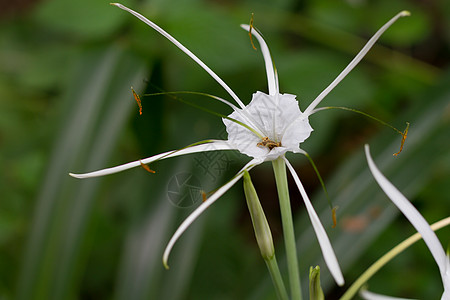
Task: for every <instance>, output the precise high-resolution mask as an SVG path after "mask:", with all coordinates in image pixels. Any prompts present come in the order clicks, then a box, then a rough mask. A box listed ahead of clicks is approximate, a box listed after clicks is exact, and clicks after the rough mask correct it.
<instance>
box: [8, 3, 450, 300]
mask: <svg viewBox="0 0 450 300" xmlns="http://www.w3.org/2000/svg"><path fill="white" fill-rule="evenodd" d="M123 4H125V5H127V6H130V7H132V8H133V9H135V10H137V11H139V12H141V13H142V14H144V15H146V16H147V17H149V18H150V19H152V20H153V21H155V22H156V23H157V24H159V25H160V26H161V27H163V28H164V29H166V30H167V31H168V32H170V33H171V34H173V35H174V36H175V37H176V38H177V39H179V41H180V42H181V43H183V44H184V45H185V46H186V47H187V48H188V49H190V50H191V51H193V52H194V53H195V54H197V55H198V56H199V57H200V58H201V59H202V60H203V61H204V62H205V63H206V64H207V65H208V66H210V67H211V68H212V69H213V70H214V71H215V72H216V73H217V74H219V75H220V76H221V77H222V79H224V81H225V82H227V83H228V84H229V86H230V87H232V89H233V90H234V91H235V92H236V94H238V95H239V97H240V98H241V99H242V100H243V101H244V102H248V101H249V99H250V98H251V95H252V93H254V92H255V91H257V90H261V91H266V89H267V87H266V85H267V84H266V77H265V74H264V65H263V62H262V57H261V54H260V52H257V51H254V50H253V49H252V48H251V45H250V42H249V39H248V35H247V34H246V33H245V32H244V31H243V30H242V29H241V28H240V27H239V26H238V25H239V24H240V23H247V22H248V21H249V19H250V16H251V13H254V14H255V17H254V25H255V26H256V27H257V28H258V29H259V30H260V31H261V32H262V33H263V34H264V36H265V38H266V40H267V42H268V44H269V46H270V47H271V51H272V56H273V58H274V61H275V63H276V65H277V69H278V72H279V78H280V88H281V91H282V92H285V93H292V94H296V95H298V99H299V101H300V106H301V108H302V109H304V108H305V107H306V106H307V105H308V104H309V103H310V101H312V99H314V97H315V96H316V95H318V94H319V93H320V91H321V90H322V89H323V88H325V87H326V86H327V85H328V83H330V82H331V81H332V80H333V79H334V77H335V76H336V75H337V74H338V73H339V72H340V71H341V70H342V69H343V68H344V67H345V66H346V64H347V63H348V62H349V61H350V60H351V58H352V57H353V56H354V55H355V54H356V53H357V52H358V51H359V49H360V48H361V47H362V45H363V44H364V42H365V41H366V40H367V38H369V37H370V36H371V35H372V34H373V33H374V32H375V31H376V30H377V29H378V28H379V27H380V26H381V25H382V24H384V22H385V21H387V20H388V19H389V18H391V17H392V16H393V15H394V14H396V13H397V12H399V11H400V10H404V9H406V10H409V11H411V13H412V16H411V17H409V18H405V19H401V20H399V21H398V22H397V23H396V24H395V25H394V26H393V27H392V28H390V29H389V30H388V31H387V32H386V34H385V35H383V36H382V38H381V39H380V42H379V43H378V44H377V46H376V47H374V48H373V50H372V51H371V52H370V53H369V54H368V55H367V57H366V58H365V59H364V60H363V62H362V63H361V64H360V65H359V66H358V67H357V68H356V69H355V70H354V71H352V73H351V74H350V75H349V76H348V77H347V78H346V79H345V80H344V81H343V82H342V83H341V84H340V85H339V86H338V87H337V88H336V89H335V90H334V91H333V92H332V93H331V94H330V95H329V96H327V98H326V99H325V100H324V102H323V104H322V105H333V106H346V107H351V108H355V109H359V110H363V111H365V112H367V113H370V114H372V115H374V116H376V117H378V118H380V119H382V120H384V121H386V122H389V123H391V124H393V125H394V126H396V127H397V128H399V129H403V128H404V124H405V121H409V122H410V123H411V128H410V136H409V137H408V139H407V141H406V144H405V150H404V152H403V153H402V154H401V155H400V156H399V157H398V158H392V156H391V154H392V153H394V152H396V151H397V150H398V146H399V143H400V136H398V135H396V134H394V133H393V132H392V131H390V130H389V129H387V128H385V127H382V126H381V125H379V124H376V123H373V122H372V121H371V120H368V119H366V118H364V117H361V116H360V115H355V114H352V113H349V112H345V111H338V110H330V111H325V112H321V113H319V114H317V115H314V116H312V117H311V124H312V126H313V128H314V130H315V131H314V133H313V134H312V136H311V137H310V138H309V139H308V140H307V141H306V142H305V143H304V145H303V147H304V149H305V150H307V151H308V152H309V153H310V154H311V156H312V157H313V158H314V160H315V162H316V164H317V165H318V168H319V170H320V171H321V173H322V176H323V177H324V179H325V183H326V185H327V187H328V190H329V193H330V195H331V197H332V200H333V201H334V202H335V203H336V204H337V205H339V206H340V209H339V210H338V222H339V224H338V227H337V228H336V229H334V230H333V229H331V217H330V212H329V210H328V209H327V203H326V200H325V197H324V195H323V193H322V192H321V191H320V184H319V182H318V180H317V178H316V177H315V173H314V172H313V170H312V169H311V167H310V166H309V165H308V163H307V160H306V159H304V158H302V157H299V158H297V157H295V158H294V157H292V159H293V162H294V163H295V166H296V168H297V170H299V175H300V178H301V179H302V181H304V184H305V186H306V187H307V190H308V192H309V193H311V194H314V193H316V191H317V194H315V197H313V203H314V205H315V207H316V208H317V210H318V211H319V212H322V213H321V214H320V215H321V219H322V220H323V221H324V225H325V226H326V228H327V231H328V232H329V234H330V236H331V240H332V243H333V245H334V246H335V249H336V252H337V256H338V259H339V260H340V261H341V264H342V267H343V270H344V275H345V278H346V281H347V283H351V282H352V281H353V280H354V279H355V278H357V276H358V275H359V274H361V273H362V272H363V271H364V270H365V269H366V268H367V267H368V266H369V265H370V264H371V263H373V262H374V261H375V260H376V259H377V258H378V257H380V256H381V255H382V254H384V253H385V252H386V251H388V250H389V249H390V248H392V247H393V246H395V245H396V244H397V243H399V242H400V241H402V240H403V239H405V238H406V237H408V236H409V235H410V234H412V233H413V232H414V231H413V229H412V227H411V226H410V224H409V223H408V222H406V221H405V219H404V218H403V217H401V216H398V213H397V212H396V210H395V209H394V208H393V207H392V205H391V204H390V203H389V201H388V200H387V199H386V197H385V196H384V195H383V194H382V192H381V191H380V190H379V189H378V187H377V186H376V185H375V183H374V181H373V180H372V179H371V177H370V174H369V173H368V170H367V167H366V165H365V162H364V158H363V150H362V149H363V148H362V145H363V144H364V143H369V144H370V145H371V147H372V149H373V150H372V153H374V156H375V157H376V159H377V162H378V163H380V166H381V168H382V170H383V171H385V172H386V175H387V176H388V177H389V178H390V179H392V180H393V182H394V184H396V185H397V186H398V187H399V188H400V189H401V190H402V191H403V192H404V193H405V194H406V196H407V197H409V199H411V200H412V201H413V203H414V204H415V205H416V206H417V207H418V208H419V209H420V210H421V211H422V213H423V214H424V216H425V217H426V219H427V220H428V221H429V222H430V223H431V222H434V221H437V220H439V219H442V218H444V217H446V216H448V215H449V212H450V198H449V196H448V195H449V194H450V184H449V183H450V176H449V174H450V172H449V170H450V155H449V152H448V151H449V146H450V143H449V141H450V136H449V120H450V111H449V105H448V104H449V99H450V89H449V87H450V84H449V83H450V72H449V55H448V54H449V46H450V18H449V16H450V5H449V4H448V3H447V2H445V1H407V0H402V1H395V2H393V1H388V0H382V1H376V2H374V1H364V0H348V1H333V0H320V1H293V0H277V1H257V0H253V1H252V0H247V1H226V0H217V1H201V0H177V1H165V0H154V1H131V0H130V1H126V2H124V3H123ZM2 5H5V7H4V8H0V14H1V15H0V18H1V19H0V166H1V173H0V182H1V184H0V199H1V200H0V299H15V298H17V299H77V298H78V299H111V298H114V299H273V298H274V292H273V289H272V287H271V285H270V279H269V277H268V274H267V272H266V270H265V266H264V262H263V260H262V259H260V257H259V253H258V251H259V250H258V249H257V246H256V243H255V240H254V236H253V235H252V228H251V222H250V218H249V215H248V212H247V211H246V207H245V199H244V196H243V192H242V188H241V186H239V185H237V186H236V187H234V188H233V189H232V190H230V191H229V192H228V193H227V194H226V195H225V196H223V199H221V200H219V201H218V202H217V203H216V204H215V205H214V206H213V207H211V209H209V210H208V212H206V213H205V215H204V216H202V217H201V218H200V219H199V220H198V221H196V223H195V224H194V225H193V226H192V228H190V229H189V230H188V232H187V233H186V234H185V236H184V237H183V238H182V239H181V240H180V241H179V243H178V244H177V245H176V246H175V249H174V250H175V251H174V253H173V255H172V257H171V259H170V261H169V264H170V266H171V269H170V270H169V271H166V270H164V269H163V266H162V263H161V256H162V251H163V249H164V247H165V245H166V243H167V241H168V239H169V238H170V236H171V234H172V233H173V232H174V230H175V229H176V227H177V225H178V224H180V222H181V221H182V220H183V219H184V218H185V217H186V216H187V215H188V214H189V212H190V211H192V210H193V208H194V207H193V206H189V207H185V208H180V207H177V206H175V205H173V204H172V203H171V201H170V198H169V195H168V189H169V188H168V187H169V184H170V182H171V180H173V178H174V175H175V174H181V173H183V172H185V173H188V174H194V176H195V178H196V180H198V182H200V183H201V187H202V189H204V190H206V191H211V190H213V189H215V188H217V187H219V186H220V185H221V184H223V183H224V182H225V181H226V180H227V179H229V178H230V177H231V176H232V175H233V174H234V172H236V171H237V170H238V168H240V167H241V166H242V165H243V163H244V162H245V161H246V160H247V158H246V157H244V156H242V155H239V154H236V153H226V154H221V156H205V155H202V154H199V155H193V156H189V157H185V158H177V159H172V160H168V161H164V162H158V163H156V164H154V166H153V165H152V168H154V169H155V170H156V171H157V173H156V174H148V173H146V172H145V171H143V170H142V169H136V170H130V171H127V172H124V173H121V174H116V175H111V176H108V177H105V178H101V179H92V180H85V181H80V180H76V179H74V178H71V177H69V176H68V173H69V172H85V171H90V170H94V169H99V168H104V167H108V166H113V165H116V164H120V163H123V162H127V161H132V160H136V159H139V158H143V157H146V156H150V155H152V154H156V153H159V152H162V151H167V150H170V149H177V148H180V147H183V146H186V145H188V144H191V143H193V142H196V141H198V140H203V139H207V138H226V135H225V131H224V128H223V125H222V122H221V120H220V119H219V118H217V117H215V116H212V115H208V114H206V113H204V112H202V111H198V110H195V109H194V108H192V107H189V106H186V105H184V104H182V103H180V102H178V101H174V100H173V99H172V98H170V97H146V98H144V100H143V115H142V116H139V115H138V109H137V106H136V105H135V102H134V100H133V98H132V95H131V92H130V90H129V87H130V85H133V86H134V88H135V89H136V90H137V91H138V92H139V93H141V94H143V93H151V92H157V91H159V90H160V89H162V90H164V91H183V90H187V91H199V92H205V93H210V94H214V95H217V96H221V97H224V98H227V94H226V92H225V91H223V90H222V89H221V87H220V86H219V85H218V84H216V83H215V82H214V81H213V80H212V79H211V78H210V77H209V75H207V74H206V73H205V72H204V71H203V70H202V69H201V68H199V67H198V66H197V65H196V64H195V63H193V62H192V61H191V60H190V59H189V58H187V57H186V55H184V54H183V53H181V52H180V51H179V50H178V49H176V48H175V47H174V46H173V45H171V44H170V42H168V41H167V40H165V39H164V38H163V37H161V36H159V35H158V34H157V33H155V32H154V31H153V30H152V29H150V28H148V27H146V26H145V25H144V24H142V23H140V22H139V21H138V20H136V19H135V18H133V17H132V16H131V15H128V14H126V13H125V12H123V11H120V10H119V9H117V8H115V7H111V6H110V5H108V1H102V0H98V1H88V0H82V1H68V0H47V1H44V0H41V1H31V0H30V1H13V2H11V3H9V4H8V5H6V4H2ZM182 97H183V98H185V99H186V100H189V101H192V102H194V103H197V104H200V105H202V106H205V107H207V108H208V109H212V110H215V111H218V112H220V113H222V114H228V113H230V111H229V110H228V108H227V107H225V106H223V105H221V104H217V103H215V102H213V101H210V100H209V99H208V98H201V97H200V98H199V97H194V96H188V95H186V96H182ZM217 157H219V158H220V159H221V161H222V165H221V164H218V161H217V159H218V158H217ZM223 161H226V163H225V165H224V164H223ZM208 163H213V165H210V166H209V167H208V168H205V167H204V166H205V165H206V166H208ZM252 178H253V180H254V184H255V186H256V189H257V190H258V193H259V195H261V201H262V204H263V207H264V208H265V210H266V214H267V216H268V219H269V223H270V225H271V227H272V231H273V234H274V238H275V242H276V244H277V245H278V246H277V252H278V253H277V257H279V258H282V257H283V248H282V242H281V227H280V220H279V211H278V205H277V201H276V191H275V185H274V180H273V175H272V171H271V170H270V165H263V166H260V167H258V168H256V169H254V170H253V171H252ZM292 186H293V187H294V185H292ZM291 196H292V205H293V208H294V211H295V213H296V216H295V219H297V221H298V224H297V229H296V230H297V234H298V239H299V259H300V263H301V268H302V273H301V274H302V278H304V280H303V283H307V280H306V278H307V274H308V273H307V272H308V271H307V270H308V269H309V266H311V265H314V266H315V265H317V264H319V265H320V266H321V267H322V282H323V287H324V291H325V292H326V294H328V298H327V299H335V298H337V297H338V296H339V295H340V294H342V293H343V291H344V289H340V288H336V287H335V286H334V284H333V283H332V282H331V280H330V278H329V276H327V273H328V272H327V269H326V267H324V264H323V262H322V260H321V255H320V253H319V251H318V245H317V242H316V238H315V237H314V235H313V233H312V230H311V225H310V224H309V220H308V219H307V217H306V215H304V214H303V207H302V205H301V201H300V198H299V197H300V195H298V193H297V192H296V190H295V188H293V189H292V194H291ZM438 235H439V237H440V238H441V240H442V241H443V243H444V246H446V243H448V242H449V240H448V236H449V230H448V229H443V230H442V231H440V232H439V233H438ZM282 260H283V259H281V261H282ZM369 288H371V289H373V291H376V292H382V293H388V294H391V295H397V296H403V297H416V298H420V299H430V298H437V297H439V295H440V294H441V291H442V285H441V283H440V278H439V273H438V269H437V267H436V266H435V263H434V261H433V260H432V257H431V255H430V254H429V252H428V250H427V249H426V247H425V246H424V244H423V243H419V244H418V245H416V246H414V247H412V249H410V250H408V251H407V252H405V253H404V254H403V255H402V256H399V257H398V258H397V259H396V260H394V261H393V262H392V263H391V264H389V265H388V266H386V268H384V269H383V270H382V271H381V272H380V273H379V274H378V275H377V276H376V277H374V278H373V280H371V282H369ZM306 290H307V289H306V288H304V292H306Z"/></svg>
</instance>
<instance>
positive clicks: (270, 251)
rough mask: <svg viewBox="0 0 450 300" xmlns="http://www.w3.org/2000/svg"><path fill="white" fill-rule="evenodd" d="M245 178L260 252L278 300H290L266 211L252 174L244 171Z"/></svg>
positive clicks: (246, 193)
mask: <svg viewBox="0 0 450 300" xmlns="http://www.w3.org/2000/svg"><path fill="white" fill-rule="evenodd" d="M243 178H244V193H245V198H246V200H247V206H248V210H249V212H250V216H251V219H252V223H253V229H254V230H255V236H256V241H257V243H258V246H259V250H260V251H261V256H262V257H263V259H264V261H265V262H266V265H267V268H268V269H269V273H270V277H271V278H272V282H273V284H274V286H275V290H276V292H277V296H278V299H280V300H288V299H289V297H288V295H287V292H286V288H285V287H284V282H283V279H282V277H281V273H280V269H279V267H278V263H277V260H276V258H275V249H274V246H273V239H272V233H271V231H270V227H269V223H268V222H267V219H266V216H265V214H264V210H263V208H262V206H261V203H260V202H259V198H258V194H257V193H256V190H255V187H254V186H253V183H252V180H251V178H250V174H249V173H248V172H247V171H244V176H243Z"/></svg>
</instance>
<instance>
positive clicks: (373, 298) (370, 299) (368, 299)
mask: <svg viewBox="0 0 450 300" xmlns="http://www.w3.org/2000/svg"><path fill="white" fill-rule="evenodd" d="M359 295H360V296H361V297H362V298H363V299H365V300H414V299H409V298H397V297H389V296H385V295H380V294H375V293H372V292H369V291H368V290H361V291H360V292H359Z"/></svg>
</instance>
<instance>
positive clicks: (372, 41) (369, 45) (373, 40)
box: [305, 10, 410, 115]
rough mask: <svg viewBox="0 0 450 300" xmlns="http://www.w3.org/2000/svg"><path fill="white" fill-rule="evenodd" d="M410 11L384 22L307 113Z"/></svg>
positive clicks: (312, 103)
mask: <svg viewBox="0 0 450 300" xmlns="http://www.w3.org/2000/svg"><path fill="white" fill-rule="evenodd" d="M409 15H410V13H409V12H408V11H405V10H404V11H402V12H399V13H398V14H397V15H396V16H394V17H393V18H392V19H390V20H389V21H388V22H387V23H386V24H384V25H383V26H382V27H381V28H380V29H379V30H378V31H377V32H376V33H375V34H374V36H373V37H372V38H371V39H370V40H369V41H368V42H367V44H366V45H365V46H364V47H363V48H362V49H361V51H360V52H359V53H358V54H357V55H356V56H355V58H354V59H353V60H352V61H351V62H350V63H349V64H348V66H347V67H346V68H345V69H344V70H343V71H342V72H341V73H340V74H339V75H338V77H336V79H335V80H334V81H333V82H332V83H330V85H329V86H328V87H327V88H326V89H324V90H323V91H322V93H320V94H319V96H317V98H316V99H314V101H313V102H311V104H310V105H309V106H308V108H306V110H305V114H307V115H310V114H311V113H312V110H313V109H314V108H315V107H316V106H317V105H318V104H319V103H320V101H322V100H323V98H325V96H326V95H328V93H330V92H331V91H332V90H333V89H334V88H335V87H336V86H337V85H338V84H339V82H341V80H342V79H344V77H345V76H347V74H348V73H350V71H351V70H353V68H354V67H355V66H356V65H357V64H358V63H359V62H360V61H361V59H362V58H363V57H364V56H365V55H366V54H367V52H369V50H370V48H372V46H373V45H374V44H375V43H376V41H377V40H378V38H379V37H380V36H381V35H382V34H383V33H384V32H385V31H386V29H388V28H389V27H390V26H391V25H392V24H393V23H394V22H395V21H397V20H398V19H399V18H401V17H406V16H409Z"/></svg>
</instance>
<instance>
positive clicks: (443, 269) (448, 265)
mask: <svg viewBox="0 0 450 300" xmlns="http://www.w3.org/2000/svg"><path fill="white" fill-rule="evenodd" d="M365 151H366V157H367V163H368V164H369V168H370V171H371V172H372V175H373V177H374V178H375V180H376V181H377V182H378V185H379V186H380V187H381V189H382V190H383V191H384V193H385V194H386V195H387V196H388V197H389V199H391V201H392V202H393V203H394V204H395V205H396V206H397V207H398V209H400V211H401V212H402V213H403V214H404V215H405V217H406V218H407V219H408V220H409V222H411V224H412V225H413V226H414V228H416V230H417V231H418V232H419V233H420V235H421V236H422V238H423V240H424V242H425V244H426V245H427V247H428V249H430V252H431V254H432V255H433V258H434V260H435V261H436V263H437V265H438V267H439V271H440V273H441V278H442V283H443V285H444V293H443V295H442V298H441V300H450V258H449V257H448V256H447V255H446V254H445V251H444V248H443V247H442V244H441V242H440V241H439V239H438V237H437V236H436V234H435V233H434V231H433V230H432V229H431V227H430V225H429V224H428V222H427V221H426V220H425V218H424V217H423V216H422V215H421V214H420V212H419V211H418V210H417V209H416V208H415V207H414V205H412V204H411V202H409V200H408V199H406V197H405V196H403V194H402V193H400V191H399V190H398V189H397V188H396V187H395V186H394V185H393V184H392V183H391V182H390V181H389V180H388V179H387V178H386V177H384V175H383V174H382V173H381V172H380V170H378V168H377V166H376V165H375V163H374V162H373V159H372V157H371V156H370V150H369V146H368V145H366V146H365ZM371 295H373V294H372V293H370V292H369V296H371ZM378 297H380V298H370V297H368V298H366V299H394V298H392V297H385V298H381V297H384V296H379V295H378Z"/></svg>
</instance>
